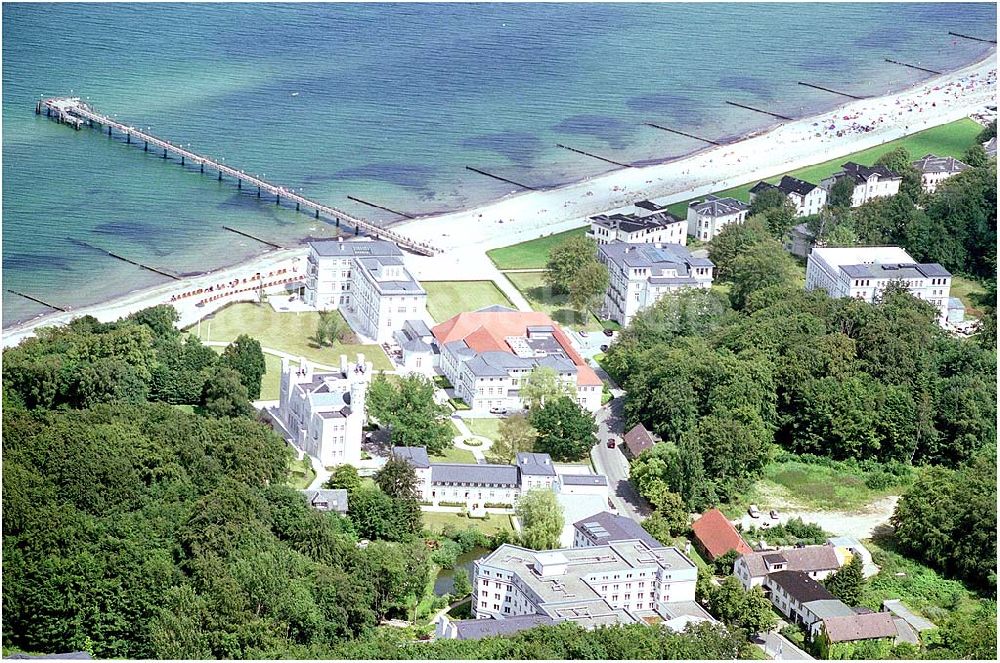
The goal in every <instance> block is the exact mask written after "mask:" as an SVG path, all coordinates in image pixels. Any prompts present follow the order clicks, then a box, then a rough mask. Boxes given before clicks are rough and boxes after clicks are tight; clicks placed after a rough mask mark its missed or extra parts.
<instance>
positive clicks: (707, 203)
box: [687, 195, 750, 242]
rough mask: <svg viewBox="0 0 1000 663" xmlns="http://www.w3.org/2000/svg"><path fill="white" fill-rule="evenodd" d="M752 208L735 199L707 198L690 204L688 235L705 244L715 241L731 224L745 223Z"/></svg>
mask: <svg viewBox="0 0 1000 663" xmlns="http://www.w3.org/2000/svg"><path fill="white" fill-rule="evenodd" d="M749 211H750V206H749V205H747V204H746V203H744V202H743V201H741V200H736V199H735V198H719V197H717V196H711V195H710V196H705V199H704V200H695V201H693V202H691V203H689V204H688V213H687V225H688V228H687V233H688V235H693V236H694V237H697V238H698V239H700V240H701V241H703V242H707V241H709V240H711V239H714V238H715V236H716V235H718V234H719V233H720V232H722V229H723V228H725V227H726V226H728V225H729V224H730V223H743V222H744V221H746V219H747V213H748V212H749Z"/></svg>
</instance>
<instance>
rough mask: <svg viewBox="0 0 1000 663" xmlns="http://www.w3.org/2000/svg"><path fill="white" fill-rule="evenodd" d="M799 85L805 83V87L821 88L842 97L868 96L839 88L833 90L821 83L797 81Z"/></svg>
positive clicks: (857, 97) (856, 97)
mask: <svg viewBox="0 0 1000 663" xmlns="http://www.w3.org/2000/svg"><path fill="white" fill-rule="evenodd" d="M799 85H805V86H806V87H811V88H815V89H817V90H823V92H829V93H831V94H839V95H840V96H842V97H849V98H851V99H867V98H868V97H859V96H858V95H856V94H848V93H847V92H841V91H840V90H834V89H833V88H828V87H823V86H822V85H816V84H814V83H806V82H804V81H799Z"/></svg>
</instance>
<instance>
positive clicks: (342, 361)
mask: <svg viewBox="0 0 1000 663" xmlns="http://www.w3.org/2000/svg"><path fill="white" fill-rule="evenodd" d="M340 372H341V373H343V374H344V375H347V355H340Z"/></svg>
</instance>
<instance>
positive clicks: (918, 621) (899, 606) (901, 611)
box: [882, 599, 936, 631]
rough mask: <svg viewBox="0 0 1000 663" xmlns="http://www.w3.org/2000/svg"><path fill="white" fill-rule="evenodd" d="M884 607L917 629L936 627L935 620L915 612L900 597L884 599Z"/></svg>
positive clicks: (923, 629) (924, 629)
mask: <svg viewBox="0 0 1000 663" xmlns="http://www.w3.org/2000/svg"><path fill="white" fill-rule="evenodd" d="M882 609H883V610H886V611H888V612H891V613H892V614H894V615H896V616H897V617H899V618H900V619H902V620H903V621H905V622H906V623H907V624H909V625H910V626H911V627H913V628H914V629H915V630H917V631H927V630H929V629H932V628H936V627H935V625H934V622H932V621H930V620H927V619H924V618H923V617H921V616H919V615H917V614H915V613H914V612H913V611H912V610H910V609H909V608H907V607H906V606H905V605H903V602H902V601H900V600H899V599H888V600H885V601H882Z"/></svg>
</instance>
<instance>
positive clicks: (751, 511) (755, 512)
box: [747, 504, 760, 518]
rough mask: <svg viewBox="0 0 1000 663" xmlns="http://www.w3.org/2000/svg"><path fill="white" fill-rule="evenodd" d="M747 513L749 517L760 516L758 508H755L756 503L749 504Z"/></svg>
mask: <svg viewBox="0 0 1000 663" xmlns="http://www.w3.org/2000/svg"><path fill="white" fill-rule="evenodd" d="M747 513H749V514H750V517H751V518H760V509H758V508H757V505H756V504H751V505H750V508H749V509H747Z"/></svg>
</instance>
